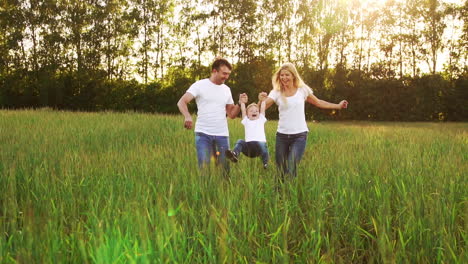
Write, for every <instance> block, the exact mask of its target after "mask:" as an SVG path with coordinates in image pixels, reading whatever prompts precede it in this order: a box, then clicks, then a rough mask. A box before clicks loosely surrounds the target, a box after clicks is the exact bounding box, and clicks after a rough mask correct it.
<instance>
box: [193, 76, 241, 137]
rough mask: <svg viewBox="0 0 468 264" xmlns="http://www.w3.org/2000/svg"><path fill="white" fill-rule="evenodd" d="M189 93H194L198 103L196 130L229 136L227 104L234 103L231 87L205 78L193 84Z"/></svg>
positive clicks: (212, 134)
mask: <svg viewBox="0 0 468 264" xmlns="http://www.w3.org/2000/svg"><path fill="white" fill-rule="evenodd" d="M187 93H190V94H192V95H193V96H194V97H195V102H196V103H197V108H198V112H197V122H196V123H195V132H201V133H205V134H208V135H211V136H227V137H228V136H229V130H228V125H227V118H226V105H228V104H234V100H233V99H232V94H231V89H230V88H229V87H228V86H227V85H225V84H221V85H217V84H214V83H213V82H211V81H210V79H203V80H199V81H197V82H195V83H194V84H192V86H190V88H189V89H188V90H187Z"/></svg>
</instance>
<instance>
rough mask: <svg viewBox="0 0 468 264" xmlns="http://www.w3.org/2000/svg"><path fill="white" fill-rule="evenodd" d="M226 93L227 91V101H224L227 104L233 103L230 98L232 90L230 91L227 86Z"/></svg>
mask: <svg viewBox="0 0 468 264" xmlns="http://www.w3.org/2000/svg"><path fill="white" fill-rule="evenodd" d="M226 88H227V93H228V98H227V101H226V104H227V105H230V104H234V100H233V99H232V92H231V89H229V87H227V86H226Z"/></svg>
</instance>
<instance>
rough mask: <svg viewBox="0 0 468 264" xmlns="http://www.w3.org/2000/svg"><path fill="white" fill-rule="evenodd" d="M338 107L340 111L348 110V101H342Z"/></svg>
mask: <svg viewBox="0 0 468 264" xmlns="http://www.w3.org/2000/svg"><path fill="white" fill-rule="evenodd" d="M338 105H339V107H340V109H345V108H348V101H346V100H343V101H341V102H340V103H339V104H338Z"/></svg>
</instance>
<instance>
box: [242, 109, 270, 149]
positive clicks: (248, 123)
mask: <svg viewBox="0 0 468 264" xmlns="http://www.w3.org/2000/svg"><path fill="white" fill-rule="evenodd" d="M266 121H267V119H266V118H265V115H263V114H260V116H259V117H258V119H256V120H250V119H249V118H248V117H247V116H246V117H244V119H242V121H241V123H242V124H243V125H244V129H245V141H246V142H249V141H260V142H266V137H265V126H264V125H265V122H266Z"/></svg>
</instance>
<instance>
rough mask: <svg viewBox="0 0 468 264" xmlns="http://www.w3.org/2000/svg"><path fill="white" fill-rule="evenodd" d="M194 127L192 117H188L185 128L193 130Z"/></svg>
mask: <svg viewBox="0 0 468 264" xmlns="http://www.w3.org/2000/svg"><path fill="white" fill-rule="evenodd" d="M192 126H193V121H192V117H186V118H185V122H184V127H185V128H186V129H192Z"/></svg>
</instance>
